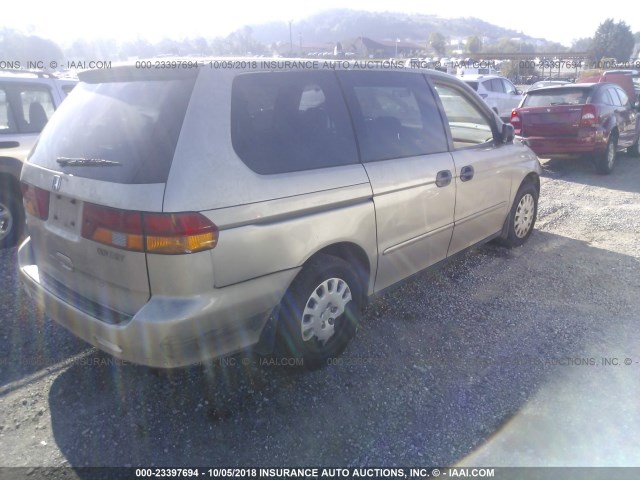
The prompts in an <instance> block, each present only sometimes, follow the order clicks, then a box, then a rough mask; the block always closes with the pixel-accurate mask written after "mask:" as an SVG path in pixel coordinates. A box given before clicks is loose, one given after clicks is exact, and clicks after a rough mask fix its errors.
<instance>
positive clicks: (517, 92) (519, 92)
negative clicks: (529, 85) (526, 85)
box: [511, 88, 522, 95]
mask: <svg viewBox="0 0 640 480" xmlns="http://www.w3.org/2000/svg"><path fill="white" fill-rule="evenodd" d="M511 93H513V94H514V95H522V90H519V89H517V88H516V90H515V92H511Z"/></svg>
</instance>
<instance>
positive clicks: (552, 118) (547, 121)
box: [519, 105, 582, 137]
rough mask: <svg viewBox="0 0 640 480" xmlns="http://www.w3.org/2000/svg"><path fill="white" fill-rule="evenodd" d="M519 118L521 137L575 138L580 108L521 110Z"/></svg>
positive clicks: (580, 114) (580, 115) (558, 107)
mask: <svg viewBox="0 0 640 480" xmlns="http://www.w3.org/2000/svg"><path fill="white" fill-rule="evenodd" d="M519 116H520V121H521V122H522V136H523V137H568V136H577V135H578V130H579V129H580V119H581V118H582V106H573V105H572V106H569V105H565V106H549V107H534V108H521V109H520V110H519Z"/></svg>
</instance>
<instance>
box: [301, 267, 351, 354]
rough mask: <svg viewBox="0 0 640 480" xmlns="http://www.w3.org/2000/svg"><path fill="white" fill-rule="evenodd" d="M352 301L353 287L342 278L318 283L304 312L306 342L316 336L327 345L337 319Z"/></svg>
mask: <svg viewBox="0 0 640 480" xmlns="http://www.w3.org/2000/svg"><path fill="white" fill-rule="evenodd" d="M350 301H351V289H350V288H349V285H348V284H347V282H345V281H344V280H342V279H340V278H329V279H327V280H325V281H324V282H322V283H321V284H320V285H318V286H317V287H316V288H315V289H314V290H313V292H312V293H311V295H310V296H309V298H308V300H307V303H306V304H305V307H304V311H303V312H302V322H301V330H300V331H301V334H302V339H303V340H304V341H305V342H308V341H310V340H312V339H313V338H314V337H315V338H316V339H317V340H318V341H319V342H320V343H321V344H322V345H325V344H326V343H327V341H328V340H329V339H330V338H331V337H332V336H333V335H334V333H335V328H336V321H337V320H338V319H339V318H340V317H341V316H342V315H343V314H344V311H345V308H346V306H347V304H348V303H349V302H350Z"/></svg>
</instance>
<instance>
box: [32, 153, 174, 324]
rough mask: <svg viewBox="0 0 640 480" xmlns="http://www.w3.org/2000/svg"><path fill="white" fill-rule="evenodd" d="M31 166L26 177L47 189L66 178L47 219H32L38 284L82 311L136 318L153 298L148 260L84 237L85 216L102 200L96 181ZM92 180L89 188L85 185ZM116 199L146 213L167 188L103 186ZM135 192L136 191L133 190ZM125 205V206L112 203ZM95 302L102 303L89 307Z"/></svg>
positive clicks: (51, 193) (141, 254)
mask: <svg viewBox="0 0 640 480" xmlns="http://www.w3.org/2000/svg"><path fill="white" fill-rule="evenodd" d="M35 170H36V169H35V168H34V167H32V166H27V167H26V168H25V171H23V175H22V179H23V181H25V182H28V183H29V184H31V185H36V186H40V188H42V187H45V186H46V184H47V183H48V182H47V181H46V179H47V177H51V181H50V182H49V184H50V185H53V182H59V181H58V180H56V177H58V178H62V181H61V182H60V183H62V185H61V188H60V191H59V192H55V191H52V190H53V188H49V189H48V190H49V212H48V217H47V219H46V220H41V219H38V218H34V217H32V216H29V217H28V229H29V234H30V236H31V239H32V248H33V252H34V257H35V259H36V263H37V266H38V270H39V274H40V280H41V282H42V283H43V285H44V286H45V287H46V288H48V289H49V290H51V291H53V292H54V293H56V294H57V295H58V296H60V297H62V298H64V299H65V300H66V301H67V302H69V303H72V304H74V305H75V306H77V307H79V308H81V309H83V310H85V311H86V310H87V309H90V310H94V309H95V308H98V307H99V306H102V307H106V308H107V309H109V310H114V311H115V312H116V313H122V314H125V315H133V314H135V313H136V312H137V311H138V310H139V309H140V308H141V307H142V306H143V305H144V304H145V303H146V302H147V300H148V299H149V296H150V290H149V279H148V274H147V260H146V254H145V253H144V252H137V251H130V250H125V249H122V248H117V247H113V246H110V245H105V244H103V243H99V242H96V241H94V240H89V239H87V238H84V237H83V236H82V224H83V212H84V210H85V208H86V207H87V206H88V205H90V204H92V203H93V202H95V201H96V200H97V199H100V198H99V197H100V195H95V194H94V195H91V192H92V191H93V192H97V191H100V187H98V186H96V184H98V183H107V182H96V181H88V180H87V179H78V178H73V177H68V176H62V177H61V176H60V175H55V174H54V173H53V172H44V171H35ZM87 182H89V185H87ZM102 187H103V190H104V187H107V188H108V189H109V191H110V192H112V193H113V194H114V196H116V197H117V198H127V199H128V200H129V201H128V202H127V203H128V205H127V206H126V207H127V208H128V209H130V208H133V207H135V206H136V204H138V205H139V206H142V204H144V205H145V207H146V208H145V210H146V209H149V207H152V206H155V207H156V208H157V209H158V210H159V209H160V208H161V205H162V195H163V190H164V185H161V184H155V185H135V186H133V185H120V186H114V185H113V184H109V183H107V185H103V186H102ZM134 190H135V191H134ZM113 206H114V207H124V206H125V205H117V204H116V205H113ZM92 302H95V303H96V304H98V305H93V306H92V305H91V303H92Z"/></svg>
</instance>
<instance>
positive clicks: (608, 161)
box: [595, 135, 618, 175]
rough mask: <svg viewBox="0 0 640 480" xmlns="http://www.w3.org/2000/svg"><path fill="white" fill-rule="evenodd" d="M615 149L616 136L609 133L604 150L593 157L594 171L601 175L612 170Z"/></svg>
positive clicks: (616, 147) (616, 143) (616, 146)
mask: <svg viewBox="0 0 640 480" xmlns="http://www.w3.org/2000/svg"><path fill="white" fill-rule="evenodd" d="M617 150H618V138H617V137H616V136H615V135H610V136H609V141H608V142H607V148H606V150H605V151H604V153H602V154H600V155H598V156H597V157H596V159H595V164H596V172H598V173H599V174H601V175H608V174H610V173H611V172H613V168H614V167H615V163H616V153H617Z"/></svg>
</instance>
